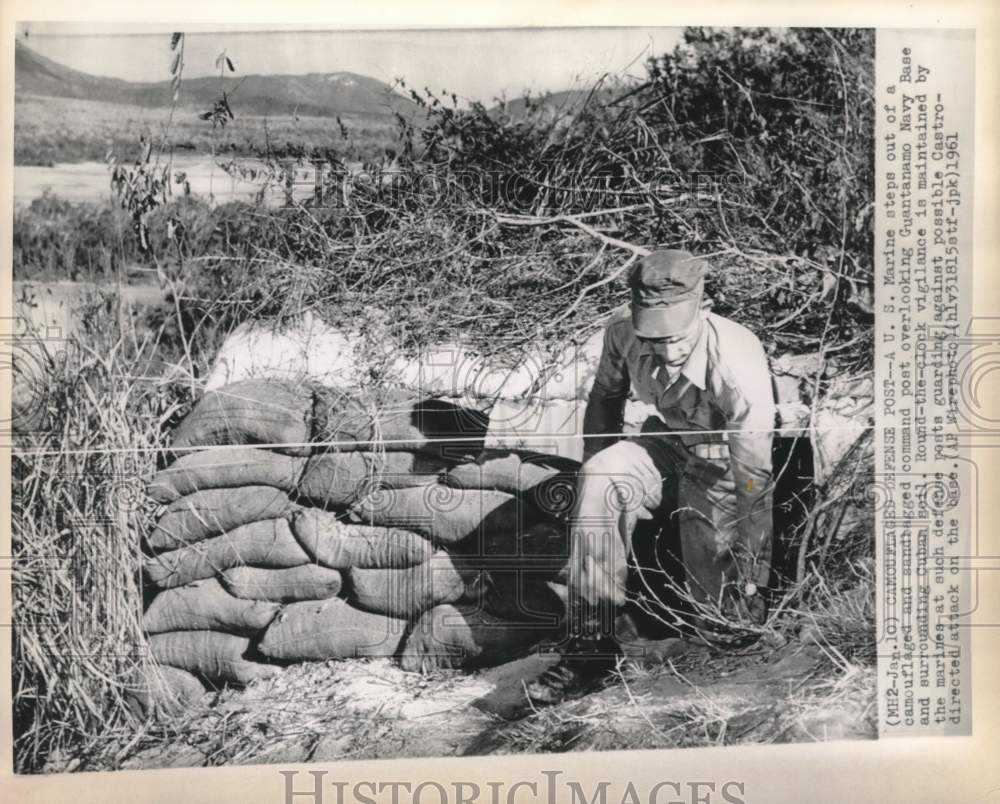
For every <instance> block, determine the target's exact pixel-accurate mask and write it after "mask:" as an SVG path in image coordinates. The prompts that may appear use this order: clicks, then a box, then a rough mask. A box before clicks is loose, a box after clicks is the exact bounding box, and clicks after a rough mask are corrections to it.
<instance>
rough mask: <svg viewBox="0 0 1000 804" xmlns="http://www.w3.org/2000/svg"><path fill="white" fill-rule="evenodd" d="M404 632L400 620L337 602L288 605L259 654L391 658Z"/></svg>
mask: <svg viewBox="0 0 1000 804" xmlns="http://www.w3.org/2000/svg"><path fill="white" fill-rule="evenodd" d="M405 629H406V624H405V622H404V621H402V620H396V619H392V618H390V617H385V616H382V615H380V614H371V613H369V612H366V611H360V610H359V609H356V608H354V607H353V606H351V605H349V604H348V603H346V602H345V601H343V600H341V599H340V598H330V599H329V600H324V601H321V602H318V603H317V602H310V603H290V604H289V605H287V606H285V608H284V610H283V611H282V612H281V614H279V615H278V617H277V619H275V621H274V622H273V623H272V624H271V627H270V628H268V629H267V631H266V632H265V633H264V636H263V638H262V639H261V641H260V652H261V653H262V654H264V655H265V656H268V657H270V658H272V659H284V660H288V661H306V660H312V659H315V660H320V659H352V658H357V657H366V656H392V655H394V654H395V653H396V651H397V649H398V648H399V643H400V642H401V641H402V638H403V634H404V633H405Z"/></svg>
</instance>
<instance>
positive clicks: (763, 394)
mask: <svg viewBox="0 0 1000 804" xmlns="http://www.w3.org/2000/svg"><path fill="white" fill-rule="evenodd" d="M630 387H631V388H633V389H634V391H635V395H636V396H637V397H638V399H640V400H641V401H642V402H645V403H647V404H651V405H654V406H655V407H656V409H657V411H658V413H659V415H660V417H661V418H662V419H663V421H664V422H665V423H666V425H667V427H668V428H669V429H670V430H680V431H724V432H722V433H718V432H716V433H708V432H706V433H704V434H702V433H699V432H690V433H683V432H682V434H681V435H680V438H681V439H682V440H683V441H684V443H685V444H686V445H688V446H692V445H694V444H697V443H701V442H705V441H720V440H723V439H725V440H727V441H728V443H729V457H730V469H731V471H732V479H733V481H734V485H735V494H736V497H737V500H736V502H737V505H738V509H739V512H740V517H739V524H738V527H739V529H740V530H741V531H745V534H744V535H745V536H746V537H747V541H746V542H745V543H746V544H758V543H759V540H760V538H761V536H765V537H767V538H769V537H770V533H771V504H770V498H771V494H770V492H771V469H772V466H771V441H772V437H773V428H774V423H775V404H774V394H773V391H772V386H771V374H770V371H769V369H768V365H767V358H766V356H765V354H764V349H763V347H762V346H761V344H760V341H759V340H758V339H757V337H756V336H755V335H754V334H753V333H752V332H750V330H748V329H746V327H743V326H741V325H739V324H737V323H736V322H734V321H730V320H729V319H727V318H723V317H722V316H719V315H716V314H714V313H709V315H708V317H707V319H706V321H705V324H704V326H703V327H702V331H701V335H700V337H699V339H698V341H697V343H696V344H695V347H694V349H693V350H692V351H691V354H690V355H689V356H688V359H687V360H686V361H685V363H684V365H683V366H682V367H681V370H680V373H679V375H678V376H677V379H676V380H674V381H673V383H670V382H669V378H668V376H667V372H666V370H665V368H664V367H663V366H662V364H661V362H660V360H659V358H657V357H656V356H655V355H654V354H653V352H652V350H651V347H650V346H649V344H647V343H644V342H643V341H641V340H640V339H639V338H638V337H636V334H635V331H634V329H633V327H632V318H631V315H630V313H629V311H628V310H627V309H624V310H622V311H619V312H618V313H617V314H616V315H615V316H614V317H613V318H612V320H611V322H610V323H609V324H608V327H607V330H606V332H605V335H604V348H603V351H602V353H601V359H600V363H599V364H598V368H597V375H596V377H595V379H594V387H593V390H592V391H591V400H590V404H588V414H589V415H588V416H587V417H586V419H587V421H586V424H585V429H586V430H589V432H586V435H588V436H590V435H593V434H597V433H606V434H608V435H611V434H612V433H618V434H620V433H621V426H622V414H623V412H624V407H625V400H626V398H627V396H628V393H629V388H630ZM595 414H596V415H595ZM587 441H588V446H590V447H591V450H590V452H591V453H592V451H593V448H594V447H599V446H601V440H600V439H595V441H596V443H594V444H590V443H589V442H590V441H591V439H589V438H588V439H587ZM605 443H606V442H605Z"/></svg>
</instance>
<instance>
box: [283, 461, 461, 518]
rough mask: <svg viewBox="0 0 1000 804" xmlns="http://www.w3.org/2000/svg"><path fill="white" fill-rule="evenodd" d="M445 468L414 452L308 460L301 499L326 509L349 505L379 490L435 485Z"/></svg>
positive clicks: (301, 482) (300, 489)
mask: <svg viewBox="0 0 1000 804" xmlns="http://www.w3.org/2000/svg"><path fill="white" fill-rule="evenodd" d="M445 466H446V464H445V462H444V461H442V460H441V459H439V458H433V457H431V456H429V455H421V454H420V453H414V452H326V453H323V454H320V455H314V456H313V457H311V458H309V461H308V463H307V464H306V468H305V471H304V472H303V474H302V478H301V480H300V481H299V484H298V494H299V498H300V499H301V500H303V501H306V502H309V503H312V504H313V505H319V506H323V507H325V508H339V507H342V506H346V505H350V504H351V503H354V502H356V501H357V500H359V499H361V498H362V497H364V496H365V495H366V494H368V493H370V492H371V491H372V490H374V489H377V488H380V487H383V486H385V487H390V488H407V487H410V486H422V485H424V484H426V483H433V482H436V481H437V479H438V476H439V475H440V473H441V472H442V470H443V469H444V468H445Z"/></svg>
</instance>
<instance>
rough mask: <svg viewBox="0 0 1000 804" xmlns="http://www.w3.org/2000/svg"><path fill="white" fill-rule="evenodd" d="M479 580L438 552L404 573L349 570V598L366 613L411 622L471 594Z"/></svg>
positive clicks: (459, 561) (475, 572)
mask: <svg viewBox="0 0 1000 804" xmlns="http://www.w3.org/2000/svg"><path fill="white" fill-rule="evenodd" d="M481 577H482V573H481V572H480V571H479V570H478V569H477V568H476V567H474V566H472V565H470V564H467V563H465V562H463V560H462V559H461V558H458V557H456V556H452V555H450V554H449V553H447V552H446V551H444V550H439V551H438V552H436V553H435V554H434V555H433V556H431V558H430V559H428V560H427V561H425V562H424V563H423V564H418V565H417V566H415V567H409V568H407V569H359V568H356V567H355V568H353V569H351V570H349V572H348V578H349V580H350V584H349V598H350V600H351V602H352V603H354V604H355V605H356V606H358V608H362V609H365V610H366V611H371V612H375V613H377V614H387V615H390V616H392V617H404V618H413V617H417V616H419V614H420V613H421V612H423V611H426V610H427V609H429V608H432V607H433V606H436V605H438V604H439V603H452V602H454V601H456V600H460V599H462V597H463V596H465V595H467V594H471V593H472V590H474V589H476V588H477V586H478V584H479V583H480V579H481Z"/></svg>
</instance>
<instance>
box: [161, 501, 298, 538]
mask: <svg viewBox="0 0 1000 804" xmlns="http://www.w3.org/2000/svg"><path fill="white" fill-rule="evenodd" d="M294 509H295V505H294V504H293V503H292V501H291V500H289V498H288V495H287V494H286V493H285V492H283V491H281V490H280V489H276V488H274V487H273V486H241V487H239V488H235V489H206V490H205V491H196V492H195V493H194V494H188V495H187V496H186V497H181V498H180V499H179V500H175V501H174V502H172V503H170V505H169V506H167V510H166V511H164V513H163V515H162V516H161V517H160V518H159V519H158V520H157V521H156V526H155V527H154V528H153V530H152V532H151V533H150V534H149V538H148V540H147V541H148V542H149V546H150V547H152V548H153V549H154V550H172V549H174V548H175V547H181V546H183V545H187V544H193V543H195V542H200V541H201V540H202V539H207V538H209V537H211V536H218V535H219V534H220V533H227V532H229V531H231V530H233V529H234V528H238V527H239V526H240V525H246V524H249V523H251V522H258V521H260V520H264V519H275V518H278V517H283V516H286V515H287V514H289V513H291V511H292V510H294Z"/></svg>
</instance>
